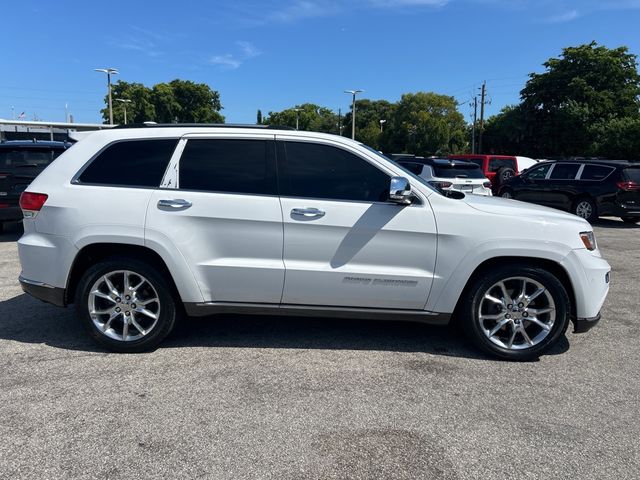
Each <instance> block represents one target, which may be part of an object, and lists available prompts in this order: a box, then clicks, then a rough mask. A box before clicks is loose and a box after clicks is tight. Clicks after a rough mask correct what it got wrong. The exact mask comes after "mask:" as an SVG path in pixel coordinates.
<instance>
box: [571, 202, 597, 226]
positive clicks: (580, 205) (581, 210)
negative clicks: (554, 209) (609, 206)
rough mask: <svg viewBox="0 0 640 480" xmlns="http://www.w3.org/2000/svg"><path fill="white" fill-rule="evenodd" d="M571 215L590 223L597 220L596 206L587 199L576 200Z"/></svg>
mask: <svg viewBox="0 0 640 480" xmlns="http://www.w3.org/2000/svg"><path fill="white" fill-rule="evenodd" d="M571 213H573V214H574V215H577V216H578V217H580V218H584V219H585V220H586V221H587V222H592V221H594V220H596V219H597V218H598V209H597V207H596V204H595V202H594V201H593V200H591V199H590V198H589V197H582V198H578V199H577V200H576V201H575V202H573V206H572V207H571Z"/></svg>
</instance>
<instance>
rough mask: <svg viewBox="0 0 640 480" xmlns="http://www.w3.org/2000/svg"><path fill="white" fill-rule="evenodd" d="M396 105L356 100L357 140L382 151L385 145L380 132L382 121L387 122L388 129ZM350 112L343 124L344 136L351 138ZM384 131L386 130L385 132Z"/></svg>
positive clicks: (380, 101) (384, 101) (385, 124)
mask: <svg viewBox="0 0 640 480" xmlns="http://www.w3.org/2000/svg"><path fill="white" fill-rule="evenodd" d="M395 107H396V105H395V104H393V103H391V102H388V101H387V100H369V99H362V100H356V140H358V141H360V142H362V143H364V144H366V145H369V146H370V147H372V148H375V149H378V150H381V149H383V145H384V138H385V137H384V135H383V133H382V132H381V131H380V130H381V129H380V120H385V123H384V125H383V129H384V128H385V126H386V127H387V128H388V127H389V125H390V121H391V119H392V118H393V115H394V112H395ZM351 113H352V112H348V113H347V114H346V115H345V116H344V120H343V122H342V126H343V130H342V135H344V136H345V137H351V118H352V115H351ZM383 131H384V130H383Z"/></svg>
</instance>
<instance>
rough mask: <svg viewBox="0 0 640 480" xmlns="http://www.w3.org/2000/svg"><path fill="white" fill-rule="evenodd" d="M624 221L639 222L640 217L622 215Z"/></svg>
mask: <svg viewBox="0 0 640 480" xmlns="http://www.w3.org/2000/svg"><path fill="white" fill-rule="evenodd" d="M621 218H622V221H623V222H624V223H638V222H640V218H638V217H621Z"/></svg>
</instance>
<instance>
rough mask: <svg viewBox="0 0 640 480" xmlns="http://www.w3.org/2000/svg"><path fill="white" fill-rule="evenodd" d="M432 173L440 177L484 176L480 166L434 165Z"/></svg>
mask: <svg viewBox="0 0 640 480" xmlns="http://www.w3.org/2000/svg"><path fill="white" fill-rule="evenodd" d="M431 168H433V174H434V176H436V177H440V178H484V174H483V173H482V170H480V167H477V166H475V165H474V166H473V167H472V166H470V165H469V166H453V167H450V166H439V165H434V166H433V167H431Z"/></svg>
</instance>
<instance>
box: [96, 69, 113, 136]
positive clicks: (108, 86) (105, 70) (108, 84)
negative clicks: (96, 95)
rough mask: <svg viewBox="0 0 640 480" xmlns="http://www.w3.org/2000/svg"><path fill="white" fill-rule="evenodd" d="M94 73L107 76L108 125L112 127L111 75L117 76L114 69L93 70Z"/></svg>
mask: <svg viewBox="0 0 640 480" xmlns="http://www.w3.org/2000/svg"><path fill="white" fill-rule="evenodd" d="M93 71H94V72H102V73H106V74H107V92H108V94H109V124H110V125H113V105H112V104H111V75H117V74H118V73H120V72H118V70H117V69H116V68H94V69H93Z"/></svg>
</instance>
